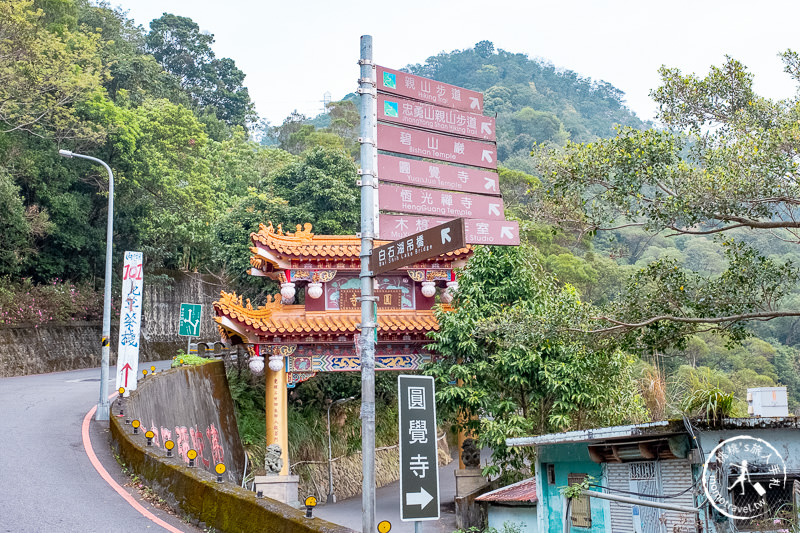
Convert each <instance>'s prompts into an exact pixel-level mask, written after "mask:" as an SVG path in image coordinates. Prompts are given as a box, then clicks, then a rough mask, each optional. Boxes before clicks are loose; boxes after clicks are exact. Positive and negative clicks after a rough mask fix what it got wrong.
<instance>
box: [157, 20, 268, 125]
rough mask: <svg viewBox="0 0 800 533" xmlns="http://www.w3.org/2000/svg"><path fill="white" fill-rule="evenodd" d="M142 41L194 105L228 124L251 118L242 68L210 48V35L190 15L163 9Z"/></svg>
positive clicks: (239, 122)
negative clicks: (180, 15) (217, 56)
mask: <svg viewBox="0 0 800 533" xmlns="http://www.w3.org/2000/svg"><path fill="white" fill-rule="evenodd" d="M145 43H146V45H147V51H148V52H150V53H151V54H152V55H153V57H154V58H155V59H156V61H158V62H159V64H160V65H161V66H162V67H164V69H165V70H166V71H167V72H169V73H170V74H172V75H173V76H175V77H176V78H177V79H178V83H179V84H180V86H181V88H182V89H183V90H184V91H185V92H186V93H187V94H189V95H190V96H191V98H192V101H193V103H194V104H195V105H197V106H199V107H202V108H204V109H206V110H207V111H211V110H213V112H214V114H215V115H216V117H217V118H218V119H220V120H223V121H225V122H226V123H227V124H228V125H239V126H245V125H247V124H248V123H249V122H252V121H253V120H254V119H255V110H254V106H253V103H252V102H251V101H250V94H249V92H248V90H247V87H245V86H244V85H243V82H244V77H245V74H244V72H242V71H241V70H239V68H238V67H236V63H235V62H234V61H233V60H232V59H229V58H223V59H217V58H216V56H215V54H214V51H213V50H212V49H211V45H212V44H213V43H214V36H213V35H211V34H210V33H204V32H201V31H200V27H199V26H198V25H197V24H196V23H195V22H194V21H193V20H192V19H190V18H187V17H179V16H176V15H172V14H170V13H164V15H163V16H161V18H158V19H156V20H154V21H152V22H151V23H150V33H148V34H147V36H146V38H145Z"/></svg>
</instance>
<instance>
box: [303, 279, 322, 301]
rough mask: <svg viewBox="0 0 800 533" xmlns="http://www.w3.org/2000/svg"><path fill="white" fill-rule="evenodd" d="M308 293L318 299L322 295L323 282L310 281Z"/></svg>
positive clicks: (312, 297) (310, 296)
mask: <svg viewBox="0 0 800 533" xmlns="http://www.w3.org/2000/svg"><path fill="white" fill-rule="evenodd" d="M306 294H307V295H308V297H309V298H311V299H313V300H316V299H317V298H319V297H320V296H322V283H320V282H318V281H312V282H311V283H309V284H308V288H307V289H306Z"/></svg>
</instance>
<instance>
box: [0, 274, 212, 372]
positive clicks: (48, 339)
mask: <svg viewBox="0 0 800 533" xmlns="http://www.w3.org/2000/svg"><path fill="white" fill-rule="evenodd" d="M156 274H162V275H163V276H161V277H162V278H166V279H168V281H165V282H163V283H158V284H156V283H150V284H148V283H146V282H145V286H144V301H143V308H144V311H143V313H142V330H141V332H142V336H141V348H140V351H139V361H157V360H161V359H169V358H171V357H173V356H174V355H175V353H176V352H177V351H178V350H179V349H183V350H186V345H187V339H186V337H179V336H178V317H179V315H180V305H181V303H200V304H202V305H203V314H202V322H201V325H200V333H201V337H200V338H199V339H193V340H195V341H196V340H201V341H211V342H213V341H216V340H219V333H218V332H217V328H216V323H215V322H214V320H213V316H214V315H213V313H214V310H213V308H212V303H213V302H214V301H216V300H218V299H219V291H220V289H221V288H222V287H221V286H220V285H219V284H218V283H217V280H216V278H213V277H212V276H202V275H200V274H189V273H185V272H173V271H170V272H157V273H156ZM114 298H118V295H115V296H114ZM118 326H119V318H116V317H112V319H111V360H110V364H112V365H114V364H116V361H117V355H116V351H117V350H116V349H117V342H118V329H119V328H118ZM102 331H103V327H102V323H101V322H70V323H63V324H37V325H19V326H0V377H10V376H24V375H28V374H42V373H45V372H61V371H65V370H76V369H79V368H91V367H96V366H100V354H101V348H100V337H101V334H102Z"/></svg>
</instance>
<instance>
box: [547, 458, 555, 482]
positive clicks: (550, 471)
mask: <svg viewBox="0 0 800 533" xmlns="http://www.w3.org/2000/svg"><path fill="white" fill-rule="evenodd" d="M547 484H548V485H555V484H556V465H554V464H553V463H550V464H548V465H547Z"/></svg>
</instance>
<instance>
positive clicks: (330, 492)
mask: <svg viewBox="0 0 800 533" xmlns="http://www.w3.org/2000/svg"><path fill="white" fill-rule="evenodd" d="M355 399H356V396H350V397H349V398H341V399H339V400H336V401H335V402H331V403H329V404H328V499H327V500H326V501H325V503H336V496H334V495H333V470H332V467H331V462H332V461H333V448H332V446H331V407H333V406H334V405H339V404H342V403H344V402H349V401H350V400H355Z"/></svg>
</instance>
